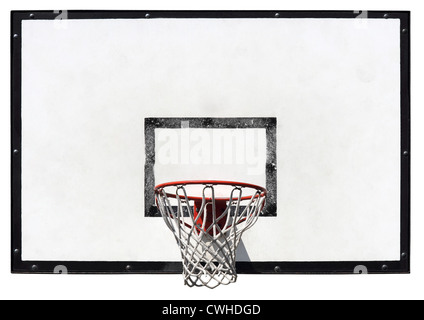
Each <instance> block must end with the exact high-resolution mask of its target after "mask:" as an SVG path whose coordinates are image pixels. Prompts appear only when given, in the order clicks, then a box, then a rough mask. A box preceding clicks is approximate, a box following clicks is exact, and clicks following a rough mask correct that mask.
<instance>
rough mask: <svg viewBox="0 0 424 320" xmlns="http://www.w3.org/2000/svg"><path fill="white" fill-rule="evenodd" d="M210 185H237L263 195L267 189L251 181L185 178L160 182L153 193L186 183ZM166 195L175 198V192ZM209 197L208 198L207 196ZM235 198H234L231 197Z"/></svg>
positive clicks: (191, 198)
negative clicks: (183, 179) (184, 179)
mask: <svg viewBox="0 0 424 320" xmlns="http://www.w3.org/2000/svg"><path fill="white" fill-rule="evenodd" d="M196 184H197V185H205V186H208V185H212V186H219V185H224V186H233V187H237V188H250V189H254V190H259V191H261V194H260V196H262V197H264V196H266V194H267V190H266V189H265V188H264V187H261V186H258V185H254V184H251V183H245V182H236V181H223V180H187V181H173V182H166V183H162V184H159V185H157V186H156V187H155V189H154V190H155V193H159V190H162V189H164V188H167V187H179V186H186V185H196ZM166 195H167V196H168V197H172V198H176V195H175V194H169V193H166ZM252 196H253V194H252V195H251V196H246V197H242V199H241V200H249V199H251V198H252ZM258 196H259V195H257V196H256V197H258ZM187 198H188V199H189V200H203V198H202V197H194V196H187ZM207 199H209V198H207ZM216 200H221V201H224V200H225V201H229V200H230V198H229V197H228V198H216ZM233 200H236V199H233Z"/></svg>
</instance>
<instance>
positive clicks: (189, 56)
mask: <svg viewBox="0 0 424 320" xmlns="http://www.w3.org/2000/svg"><path fill="white" fill-rule="evenodd" d="M11 41H12V187H13V195H12V200H13V207H12V219H13V225H12V231H13V241H12V251H13V252H12V256H13V258H12V260H13V261H12V270H13V272H45V273H49V272H52V273H53V272H54V270H55V268H56V267H57V266H64V267H65V268H66V270H67V271H69V272H73V273H100V272H109V273H120V272H135V273H136V272H140V273H178V272H181V262H180V253H179V251H178V249H177V248H176V246H175V239H174V238H173V236H172V234H171V233H169V232H168V230H166V226H165V225H164V222H163V220H162V219H161V218H160V214H159V212H158V209H157V205H156V203H155V195H154V187H155V185H157V184H160V183H165V182H170V181H180V180H229V181H239V182H243V183H252V184H256V185H260V186H263V187H265V188H266V189H267V191H268V196H267V202H266V206H265V208H264V210H263V212H262V213H261V216H260V217H259V219H258V221H257V223H256V225H255V226H254V227H253V228H251V229H250V230H248V231H247V232H246V233H245V234H244V235H243V239H242V241H241V243H240V246H239V248H238V251H237V261H238V263H237V269H238V272H239V273H275V272H277V273H354V272H355V270H357V266H364V267H365V268H366V270H367V271H368V272H370V273H372V272H383V271H384V272H408V271H409V253H410V251H409V161H410V160H409V154H410V148H409V146H410V145H409V13H407V12H389V13H388V12H366V16H364V12H362V13H361V12H270V11H269V12H159V11H153V12H144V11H143V12H141V11H130V12H125V11H121V12H113V11H110V12H109V11H105V12H94V11H69V12H67V11H63V12H53V11H51V12H49V11H43V12H13V13H12V40H11Z"/></svg>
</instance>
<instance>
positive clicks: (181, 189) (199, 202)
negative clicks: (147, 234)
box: [156, 184, 265, 288]
mask: <svg viewBox="0 0 424 320" xmlns="http://www.w3.org/2000/svg"><path fill="white" fill-rule="evenodd" d="M202 188H203V189H202V192H201V196H200V197H193V196H188V195H187V190H186V186H184V185H177V186H173V187H172V191H173V192H172V193H169V190H168V191H167V190H165V189H167V188H159V189H157V190H156V202H157V206H158V208H159V210H160V212H161V215H162V217H163V218H164V220H165V223H166V225H167V226H168V228H169V229H170V230H171V231H172V232H173V234H174V236H175V239H176V240H177V243H178V245H179V247H180V251H181V256H182V260H183V275H184V283H185V284H186V285H188V286H190V287H193V286H206V287H209V288H215V287H217V286H218V285H220V284H229V283H232V282H235V281H236V280H237V273H236V265H235V264H236V249H237V246H238V244H239V242H240V239H241V236H242V234H243V232H245V231H246V230H248V229H249V228H250V227H252V226H253V224H254V223H255V222H256V221H257V219H258V216H259V214H260V213H261V211H262V209H263V207H264V205H265V192H264V191H263V190H260V189H257V190H255V189H252V188H251V187H249V188H243V187H240V186H231V188H230V193H229V194H230V195H229V197H228V196H227V198H218V197H216V196H215V194H216V193H215V189H216V188H218V189H219V188H221V190H222V189H223V186H221V185H208V184H205V185H202Z"/></svg>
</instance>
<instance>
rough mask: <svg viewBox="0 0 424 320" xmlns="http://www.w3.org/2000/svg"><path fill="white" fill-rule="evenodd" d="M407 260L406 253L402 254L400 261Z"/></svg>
mask: <svg viewBox="0 0 424 320" xmlns="http://www.w3.org/2000/svg"><path fill="white" fill-rule="evenodd" d="M406 258H408V254H407V253H406V252H404V253H402V260H405V259H406Z"/></svg>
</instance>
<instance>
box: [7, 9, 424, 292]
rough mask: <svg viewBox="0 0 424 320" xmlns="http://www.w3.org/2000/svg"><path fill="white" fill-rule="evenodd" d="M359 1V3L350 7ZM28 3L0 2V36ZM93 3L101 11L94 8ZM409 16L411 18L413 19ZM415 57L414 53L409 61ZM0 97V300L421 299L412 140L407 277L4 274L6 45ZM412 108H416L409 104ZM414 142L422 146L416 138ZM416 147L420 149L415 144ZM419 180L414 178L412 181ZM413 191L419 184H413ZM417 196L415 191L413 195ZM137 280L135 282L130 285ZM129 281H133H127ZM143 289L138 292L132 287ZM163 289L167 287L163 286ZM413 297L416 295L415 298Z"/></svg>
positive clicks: (417, 72)
mask: <svg viewBox="0 0 424 320" xmlns="http://www.w3.org/2000/svg"><path fill="white" fill-rule="evenodd" d="M412 3H414V2H412V1H405V2H403V7H399V4H398V2H397V1H386V2H385V3H384V6H383V5H372V4H370V3H369V2H365V1H357V2H355V5H354V6H355V8H352V7H351V6H352V5H349V6H348V5H346V4H344V5H341V4H339V3H337V2H336V1H322V2H320V6H318V5H317V4H314V3H313V2H312V1H309V2H308V3H306V2H305V4H304V5H301V4H300V3H296V4H295V5H287V6H286V7H285V8H284V9H293V10H294V9H304V10H306V9H316V10H323V9H332V10H334V9H338V10H341V9H348V10H352V9H361V6H362V9H369V10H381V9H388V10H399V9H403V10H414V11H415V12H418V11H420V9H421V8H419V7H418V6H419V5H417V4H414V5H412ZM56 5H57V4H55V3H54V2H53V1H44V2H40V3H39V5H38V7H37V9H60V8H55V6H56ZM104 5H105V6H106V7H103V9H153V8H154V9H203V10H205V9H275V8H281V7H280V6H279V5H278V3H277V2H274V3H273V2H271V1H270V2H268V3H267V4H263V5H261V7H258V6H257V4H255V2H249V1H245V2H244V3H243V6H241V4H233V5H228V4H227V5H225V6H224V3H223V2H222V3H220V2H219V1H215V2H214V6H208V5H203V6H200V5H198V4H195V3H194V1H193V2H181V3H180V5H179V6H178V7H176V6H175V5H173V4H172V3H171V2H168V3H166V2H161V3H153V2H151V3H149V2H146V3H145V4H144V5H142V4H140V3H139V2H137V4H136V3H135V2H129V1H128V2H125V1H121V2H120V4H119V7H118V6H117V4H116V3H115V4H114V3H113V2H109V3H107V4H104ZM93 7H95V6H94V4H87V3H86V2H79V1H73V2H72V3H71V2H63V3H62V9H63V8H66V9H91V8H93ZM357 7H359V8H357ZM31 8H34V7H33V4H31V3H30V2H29V1H21V3H20V4H19V6H18V5H17V4H14V5H13V6H12V5H11V2H6V4H5V5H3V8H2V12H1V14H2V19H1V23H2V28H1V29H2V31H3V33H2V40H3V43H8V42H9V39H10V33H9V23H10V18H9V15H10V13H9V10H11V9H22V10H24V9H31ZM96 9H101V8H100V7H96ZM413 18H414V17H413ZM412 29H413V34H414V36H415V37H414V38H413V41H412V43H413V62H414V64H413V66H414V69H413V70H414V71H413V79H412V80H413V84H418V83H420V82H422V79H420V78H419V77H421V74H422V71H423V70H422V67H423V65H422V62H420V61H419V60H418V57H420V56H424V52H423V46H422V44H421V43H420V42H419V41H420V38H422V36H420V35H419V31H418V30H423V26H422V22H420V21H419V19H417V20H413V25H412ZM414 57H416V58H417V59H414ZM1 62H2V64H1V68H2V73H1V74H2V75H3V77H2V86H1V90H2V95H1V97H2V99H3V104H2V105H3V107H2V108H1V117H0V119H1V121H2V123H1V126H0V128H1V129H0V130H1V150H2V157H1V161H2V163H1V170H2V171H1V182H0V183H1V202H0V203H1V205H2V207H1V216H0V218H1V223H0V225H1V228H2V230H1V232H0V235H1V236H0V237H1V238H0V249H1V251H0V256H1V257H2V264H1V265H0V279H1V280H0V282H1V284H2V286H1V289H0V290H1V291H0V295H1V297H2V298H41V299H42V298H53V297H55V298H70V299H85V298H87V299H90V298H100V299H102V298H104V299H111V298H112V299H120V298H125V299H143V298H144V299H145V298H150V299H156V298H173V297H174V296H175V295H176V294H177V293H179V295H178V296H179V297H181V296H182V295H181V293H183V295H184V296H185V297H186V298H187V299H193V298H204V299H206V298H207V299H211V298H235V297H238V298H240V299H258V298H260V299H264V298H265V299H273V298H277V299H298V298H306V299H307V298H329V299H331V298H361V299H364V298H365V299H367V298H376V299H381V298H383V299H384V298H418V297H420V298H423V294H422V292H421V293H419V288H421V287H422V284H423V276H422V273H421V268H422V267H423V265H424V264H423V252H424V250H422V243H424V241H423V236H422V234H423V233H422V232H421V228H422V227H423V218H422V216H420V212H422V210H423V205H422V200H421V199H422V197H419V194H417V192H421V190H422V187H423V186H422V174H423V172H422V169H421V168H418V167H417V168H416V167H415V164H418V163H423V162H424V159H423V150H422V149H419V147H420V144H419V143H416V144H414V145H413V158H412V159H413V184H412V191H413V192H412V198H413V199H412V200H413V201H412V214H413V228H412V232H413V239H412V240H413V241H412V242H413V253H412V256H413V260H412V262H413V263H412V272H413V274H412V275H409V276H405V275H402V276H369V277H365V276H363V277H357V276H344V277H331V276H253V275H241V276H240V278H239V281H238V283H237V284H233V285H231V286H228V287H222V288H219V289H217V290H214V291H210V290H207V289H189V288H186V287H183V286H182V279H181V276H178V275H171V276H153V275H145V276H131V277H126V276H88V277H78V276H70V277H54V276H34V275H33V276H24V275H11V274H10V261H9V259H8V257H9V256H10V227H9V226H10V218H9V213H10V179H9V177H10V172H9V171H10V157H9V155H10V153H9V148H10V126H9V119H10V114H9V108H8V105H9V73H8V70H9V54H8V52H7V51H4V52H3V53H2V59H1ZM414 88H415V86H414V85H413V87H412V91H413V92H414V93H416V95H415V96H413V98H412V106H413V107H412V111H413V114H412V117H413V123H412V125H413V128H414V129H416V130H415V131H413V137H412V139H413V141H414V142H416V141H419V138H420V137H422V136H423V129H422V127H423V126H422V125H420V123H421V122H422V120H423V118H422V117H423V113H422V111H420V110H419V108H418V106H419V105H420V104H421V105H422V103H423V99H422V98H423V97H422V93H421V92H420V91H418V90H414ZM414 106H415V107H416V108H414ZM421 145H422V144H421ZM421 148H422V147H421ZM420 178H421V181H419V180H420ZM420 189H421V190H420ZM415 195H417V196H418V197H415ZM137 282H138V283H137ZM134 283H137V285H134ZM34 287H37V288H38V290H37V295H36V296H34V295H33V291H32V290H30V288H34ZM143 287H144V288H149V290H146V291H143V290H140V288H143ZM163 288H167V289H166V290H163ZM420 295H421V296H420Z"/></svg>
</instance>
